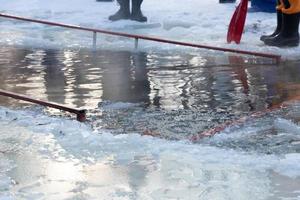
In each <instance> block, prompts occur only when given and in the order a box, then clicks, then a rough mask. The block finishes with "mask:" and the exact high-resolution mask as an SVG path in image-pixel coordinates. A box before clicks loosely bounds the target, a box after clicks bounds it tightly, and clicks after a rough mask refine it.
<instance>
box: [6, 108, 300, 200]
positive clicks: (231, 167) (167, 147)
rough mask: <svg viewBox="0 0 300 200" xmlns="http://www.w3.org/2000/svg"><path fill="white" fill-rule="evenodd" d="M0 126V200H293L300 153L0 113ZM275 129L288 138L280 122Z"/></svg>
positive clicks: (28, 114) (297, 193)
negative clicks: (173, 138) (260, 151)
mask: <svg viewBox="0 0 300 200" xmlns="http://www.w3.org/2000/svg"><path fill="white" fill-rule="evenodd" d="M0 119H1V120H0V126H1V130H0V138H1V140H0V147H1V149H0V150H1V152H0V161H1V162H0V166H1V168H0V169H1V170H0V199H5V200H10V199H30V200H33V199H82V200H84V199H132V200H135V199H141V200H146V199H195V200H196V199H216V200H218V199H219V200H225V199H245V200H246V199H249V200H250V199H284V198H287V199H299V198H300V191H299V181H300V180H299V179H300V166H299V165H297V164H296V163H299V162H300V156H299V154H295V153H288V154H285V155H275V154H274V155H266V154H257V153H255V152H253V153H245V152H244V153H243V152H240V151H236V150H229V149H222V148H216V147H213V146H208V145H201V144H190V143H189V142H184V141H182V142H171V141H165V140H161V139H156V138H152V137H149V136H140V135H139V134H135V133H132V134H126V135H117V136H113V135H111V134H110V133H108V132H104V131H101V132H96V131H93V130H92V129H91V128H90V127H89V126H87V125H84V124H80V123H78V122H75V121H70V120H62V119H56V118H51V117H47V116H45V115H43V114H41V113H39V112H37V110H33V111H30V110H29V111H12V110H8V109H5V108H0ZM274 125H275V126H276V127H277V128H278V129H280V130H281V132H282V133H284V132H285V131H294V130H291V129H290V128H289V127H291V122H288V121H286V120H280V119H279V120H277V121H275V122H274ZM293 126H295V125H292V127H293ZM257 129H260V128H258V127H257ZM296 129H297V131H296V132H295V133H296V134H299V127H298V128H296ZM252 130H256V129H255V128H254V129H253V128H252ZM99 133H101V134H99ZM248 134H250V132H248ZM234 135H235V136H232V137H235V138H236V139H239V138H240V137H242V135H240V134H234ZM232 137H231V138H232ZM222 138H223V139H222ZM226 139H228V137H227V136H226V135H222V134H221V135H220V136H219V137H217V138H216V139H215V140H214V141H219V142H220V141H225V140H226Z"/></svg>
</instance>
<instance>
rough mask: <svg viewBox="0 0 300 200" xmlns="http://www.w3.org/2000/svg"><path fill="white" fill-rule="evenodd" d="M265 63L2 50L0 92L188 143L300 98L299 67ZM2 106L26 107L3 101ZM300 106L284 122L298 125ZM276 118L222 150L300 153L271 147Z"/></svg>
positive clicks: (101, 124)
mask: <svg viewBox="0 0 300 200" xmlns="http://www.w3.org/2000/svg"><path fill="white" fill-rule="evenodd" d="M249 62H250V64H249ZM264 62H265V61H264V60H253V59H252V60H247V59H246V58H241V57H236V56H227V55H217V56H214V55H211V56H205V57H202V56H201V54H199V53H178V52H172V53H171V52H166V53H155V52H151V53H143V52H125V51H97V52H91V51H90V50H88V49H81V50H78V49H77V50H74V49H64V50H57V49H56V50H53V49H24V48H17V47H11V46H4V47H0V88H1V89H4V90H9V91H13V92H17V93H21V94H25V95H28V96H31V97H34V98H38V99H44V100H48V101H51V102H55V103H59V104H64V105H68V106H72V107H82V108H86V109H88V110H89V112H88V113H89V121H90V123H91V124H92V125H93V126H94V128H95V129H98V128H102V129H103V128H104V129H109V130H110V131H112V132H113V133H116V134H118V133H131V132H137V133H144V132H145V131H146V132H149V131H150V132H151V133H154V134H157V135H159V136H161V137H164V138H170V139H186V138H188V137H190V136H191V135H192V134H195V133H199V132H202V131H204V130H207V129H209V128H211V127H214V126H216V125H218V124H221V123H222V122H224V121H226V120H233V119H237V118H239V117H242V116H247V115H249V114H251V113H253V112H255V111H261V110H264V109H266V108H268V107H270V106H272V105H274V104H277V103H281V102H284V101H287V100H289V99H294V98H295V97H297V96H298V95H299V94H300V78H299V72H300V65H299V63H297V62H294V63H289V64H281V65H279V66H277V65H273V64H268V65H264V64H257V63H264ZM266 62H267V61H266ZM255 63H256V64H255ZM0 105H4V106H10V107H15V106H22V107H23V106H27V105H26V104H24V103H20V102H18V101H15V100H12V99H8V98H4V97H0ZM295 107H296V109H295ZM298 107H299V106H297V105H294V106H293V107H292V108H290V109H287V110H280V112H279V113H277V115H279V117H283V118H289V119H293V120H294V122H295V123H297V121H298V117H299V116H300V115H299V113H300V112H299V113H298V111H297V108H298ZM32 109H33V108H32ZM35 109H36V108H35ZM299 111H300V109H299ZM50 112H51V113H52V114H53V113H56V114H57V112H56V111H52V110H50ZM291 113H292V114H291ZM274 115H275V114H274ZM277 117H278V116H276V117H274V116H272V115H270V116H268V117H264V118H262V119H259V120H256V121H255V122H254V123H253V124H252V125H253V126H256V127H267V128H266V130H265V129H262V130H260V131H258V132H257V133H255V134H254V135H255V137H253V136H251V137H252V138H247V141H246V143H247V144H242V145H241V144H240V143H242V142H241V141H238V140H235V141H234V142H233V141H231V142H228V143H226V144H224V143H221V144H220V143H219V142H215V145H221V146H229V147H235V148H243V149H250V150H251V149H252V148H257V145H260V146H263V147H264V148H262V151H264V152H269V151H271V153H272V152H277V151H282V149H287V151H290V152H300V147H299V142H298V140H296V139H295V138H294V139H293V138H291V137H290V136H289V137H287V138H285V137H284V139H282V138H280V141H278V138H277V139H275V140H274V141H272V137H270V135H276V134H277V132H278V131H276V130H275V131H274V128H273V127H272V122H273V121H274V118H277ZM245 126H247V124H246V125H245ZM295 141H296V142H295ZM244 143H245V141H244ZM278 143H279V144H278ZM282 144H283V145H282ZM291 144H292V145H291ZM274 146H275V147H274ZM290 146H291V148H290V149H289V147H290ZM277 148H278V149H277ZM270 149H271V150H270Z"/></svg>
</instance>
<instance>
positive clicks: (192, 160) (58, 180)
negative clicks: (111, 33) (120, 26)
mask: <svg viewBox="0 0 300 200" xmlns="http://www.w3.org/2000/svg"><path fill="white" fill-rule="evenodd" d="M299 72H300V65H299V63H297V62H295V63H283V64H280V65H274V64H272V63H270V62H269V61H267V60H260V59H253V58H251V59H248V58H242V57H236V56H225V55H214V54H212V55H211V56H207V55H206V56H201V53H196V52H189V53H186V54H184V53H182V52H181V53H176V52H165V53H157V52H148V53H145V52H127V51H101V50H98V51H96V52H92V51H90V50H89V49H64V50H59V49H26V48H17V47H12V46H4V47H1V48H0V82H1V84H0V89H4V90H8V91H12V92H17V93H20V94H25V95H28V96H30V97H33V98H38V99H44V100H48V101H51V102H55V103H59V104H63V105H67V106H71V107H80V108H86V109H87V110H88V122H87V124H86V125H87V126H86V125H83V124H79V123H75V122H72V121H68V120H66V119H63V118H74V116H69V115H67V114H61V113H60V112H58V111H54V110H46V113H47V115H50V117H48V116H47V115H45V114H44V113H43V110H42V108H40V107H37V106H29V105H28V104H26V103H24V102H23V103H21V102H19V101H16V100H12V99H9V98H6V97H0V104H1V106H4V107H8V108H18V109H21V111H12V110H9V109H7V108H3V107H0V119H1V122H0V125H1V127H2V129H1V131H0V132H1V140H0V161H1V162H0V167H1V168H0V198H1V197H3V198H10V197H11V196H13V197H17V198H21V199H43V198H45V197H46V199H99V198H100V197H99V193H101V194H102V197H101V198H100V199H176V198H177V199H178V198H179V199H222V200H223V199H299V197H300V191H299V188H300V180H299V178H300V167H299V166H298V165H299V161H300V158H299V153H300V127H299V126H298V122H299V119H300V106H299V103H298V101H297V100H298V99H299V98H298V95H299V94H300V78H299ZM283 102H285V103H284V104H282V103H283ZM281 104H282V105H285V106H284V107H278V106H277V105H281ZM269 108H270V109H272V110H271V112H265V111H266V109H269ZM274 108H275V109H274ZM24 109H25V111H24ZM52 115H54V116H55V117H52ZM57 115H63V117H59V116H57ZM241 119H243V120H241ZM228 121H231V122H232V123H229V126H228V127H229V128H227V129H221V131H220V134H217V135H215V136H214V137H211V138H203V139H201V140H197V141H195V142H196V143H190V142H189V140H190V139H191V138H193V136H195V135H196V136H197V135H199V134H201V133H203V132H204V131H208V130H212V129H211V128H213V127H218V126H220V125H222V124H223V123H224V122H228ZM90 125H91V126H90ZM141 135H152V136H155V137H153V138H152V137H146V136H143V137H141ZM158 138H162V140H161V139H158ZM5 174H6V175H5ZM1 195H2V196H1Z"/></svg>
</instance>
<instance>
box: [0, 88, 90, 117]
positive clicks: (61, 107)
mask: <svg viewBox="0 0 300 200" xmlns="http://www.w3.org/2000/svg"><path fill="white" fill-rule="evenodd" d="M0 95H2V96H6V97H11V98H13V99H18V100H23V101H27V102H31V103H34V104H39V105H42V106H45V107H50V108H55V109H58V110H63V111H66V112H70V113H74V114H76V115H77V120H78V121H80V122H84V121H85V120H86V110H84V109H75V108H70V107H67V106H64V105H59V104H56V103H50V102H47V101H43V100H37V99H33V98H30V97H27V96H25V95H21V94H17V93H13V92H9V91H5V90H1V89H0Z"/></svg>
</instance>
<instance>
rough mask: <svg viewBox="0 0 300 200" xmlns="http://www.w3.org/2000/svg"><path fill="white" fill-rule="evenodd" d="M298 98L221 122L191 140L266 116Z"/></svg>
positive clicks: (197, 139)
mask: <svg viewBox="0 0 300 200" xmlns="http://www.w3.org/2000/svg"><path fill="white" fill-rule="evenodd" d="M296 100H299V97H298V96H297V97H295V98H293V99H290V100H288V101H284V102H281V103H278V104H274V105H272V106H270V107H269V108H267V109H265V110H262V111H257V112H254V113H252V114H250V115H249V116H245V117H242V118H239V119H236V120H232V121H231V120H229V121H226V122H224V123H223V124H220V125H218V126H216V127H213V128H211V129H208V130H206V131H203V132H200V133H197V134H194V135H193V136H192V137H190V138H189V140H190V141H192V142H197V141H199V140H201V139H203V138H206V137H212V136H214V135H216V134H218V133H220V132H222V131H224V130H225V129H227V128H230V127H234V126H238V125H242V124H244V123H245V122H246V121H247V120H249V119H253V118H261V117H263V116H266V115H267V114H268V113H270V112H272V111H275V110H278V109H280V108H284V107H285V105H286V104H287V103H289V102H292V101H296Z"/></svg>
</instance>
